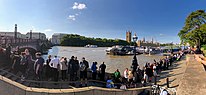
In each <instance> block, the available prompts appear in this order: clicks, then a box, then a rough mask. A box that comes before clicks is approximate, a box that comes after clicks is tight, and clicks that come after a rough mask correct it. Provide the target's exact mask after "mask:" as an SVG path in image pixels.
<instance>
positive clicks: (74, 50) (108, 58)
mask: <svg viewBox="0 0 206 95" xmlns="http://www.w3.org/2000/svg"><path fill="white" fill-rule="evenodd" d="M105 49H107V48H106V47H98V48H85V47H64V46H54V47H52V49H49V52H48V55H52V56H55V55H57V56H59V57H66V58H68V59H70V58H71V56H75V57H77V58H78V60H79V61H81V59H82V57H85V58H86V60H87V61H88V62H89V66H90V67H91V65H92V62H94V61H96V62H97V63H98V65H97V66H98V67H99V65H100V64H101V63H102V62H105V64H106V66H107V68H106V72H109V73H113V72H114V71H115V70H116V69H119V70H120V72H121V73H123V71H124V70H125V68H129V69H130V67H131V63H132V59H133V56H131V55H130V56H113V55H107V54H106V52H105ZM48 55H44V58H45V59H46V58H47V56H48ZM161 57H162V56H160V55H151V56H148V55H144V54H142V55H137V60H138V63H139V65H140V67H141V68H142V67H143V66H144V64H145V63H146V62H153V60H154V59H156V60H157V61H159V59H160V58H161Z"/></svg>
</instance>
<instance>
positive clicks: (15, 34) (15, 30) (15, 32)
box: [14, 24, 17, 39]
mask: <svg viewBox="0 0 206 95" xmlns="http://www.w3.org/2000/svg"><path fill="white" fill-rule="evenodd" d="M16 38H17V24H15V28H14V39H16Z"/></svg>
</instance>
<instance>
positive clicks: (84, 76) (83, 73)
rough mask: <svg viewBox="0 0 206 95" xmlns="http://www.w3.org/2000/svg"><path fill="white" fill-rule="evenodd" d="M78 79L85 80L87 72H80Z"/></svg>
mask: <svg viewBox="0 0 206 95" xmlns="http://www.w3.org/2000/svg"><path fill="white" fill-rule="evenodd" d="M80 79H87V71H80Z"/></svg>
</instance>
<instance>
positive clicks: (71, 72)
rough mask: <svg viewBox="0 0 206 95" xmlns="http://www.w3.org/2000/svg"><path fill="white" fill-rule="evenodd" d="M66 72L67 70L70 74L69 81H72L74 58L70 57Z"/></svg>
mask: <svg viewBox="0 0 206 95" xmlns="http://www.w3.org/2000/svg"><path fill="white" fill-rule="evenodd" d="M68 65H69V66H68V70H69V74H70V81H74V79H75V78H74V71H75V70H74V69H75V60H74V56H72V57H71V59H70V60H69V64H68Z"/></svg>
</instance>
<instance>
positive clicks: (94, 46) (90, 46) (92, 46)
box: [84, 44, 97, 48]
mask: <svg viewBox="0 0 206 95" xmlns="http://www.w3.org/2000/svg"><path fill="white" fill-rule="evenodd" d="M84 47H86V48H97V45H90V44H88V45H86V46H84Z"/></svg>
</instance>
